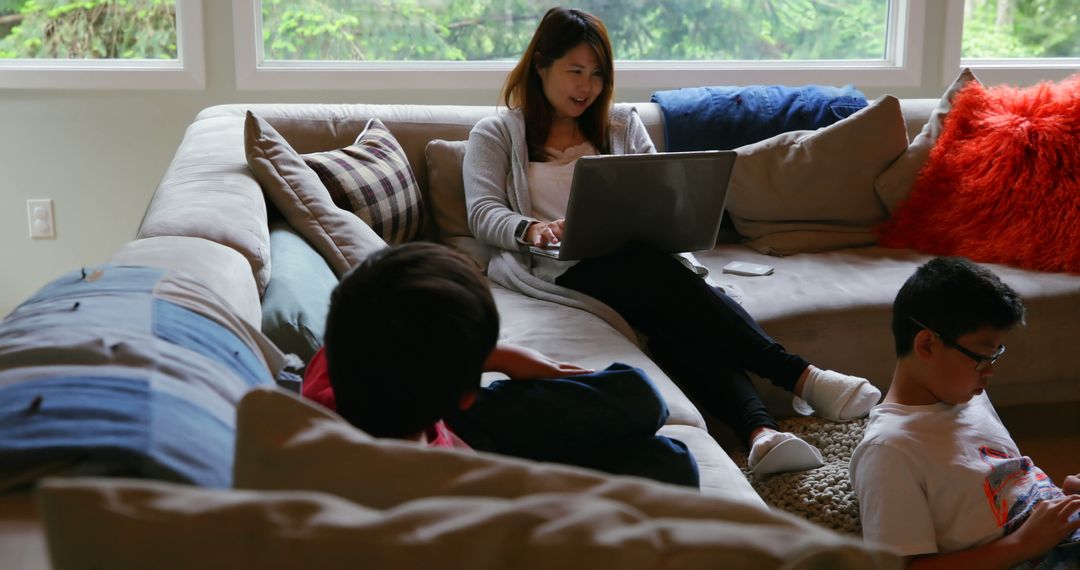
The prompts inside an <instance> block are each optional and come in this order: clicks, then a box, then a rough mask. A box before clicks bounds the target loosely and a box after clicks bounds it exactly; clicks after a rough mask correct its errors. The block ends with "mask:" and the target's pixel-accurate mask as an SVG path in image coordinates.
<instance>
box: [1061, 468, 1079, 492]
mask: <svg viewBox="0 0 1080 570" xmlns="http://www.w3.org/2000/svg"><path fill="white" fill-rule="evenodd" d="M1061 492H1062V493H1065V494H1066V495H1080V473H1077V474H1076V475H1069V476H1068V477H1066V478H1065V482H1064V483H1063V484H1062V485H1061Z"/></svg>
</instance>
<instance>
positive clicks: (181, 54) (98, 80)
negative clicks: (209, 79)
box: [0, 0, 206, 90]
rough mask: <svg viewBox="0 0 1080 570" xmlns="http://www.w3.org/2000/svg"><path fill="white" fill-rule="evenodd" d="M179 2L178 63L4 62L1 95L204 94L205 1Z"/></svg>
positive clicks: (0, 73) (0, 74)
mask: <svg viewBox="0 0 1080 570" xmlns="http://www.w3.org/2000/svg"><path fill="white" fill-rule="evenodd" d="M175 2H176V52H177V53H176V56H177V58H176V59H175V60H153V59H135V60H102V59H86V60H84V59H0V89H155V90H157V89H205V88H206V60H205V56H204V45H203V14H202V12H203V7H202V0H175Z"/></svg>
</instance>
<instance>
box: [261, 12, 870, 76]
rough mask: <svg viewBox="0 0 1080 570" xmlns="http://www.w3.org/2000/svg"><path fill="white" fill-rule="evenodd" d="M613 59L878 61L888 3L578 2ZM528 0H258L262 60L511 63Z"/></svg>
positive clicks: (527, 29)
mask: <svg viewBox="0 0 1080 570" xmlns="http://www.w3.org/2000/svg"><path fill="white" fill-rule="evenodd" d="M574 6H575V7H578V8H580V9H583V10H586V11H588V12H591V13H593V14H596V15H597V16H598V17H600V19H602V20H603V21H604V23H605V25H606V27H607V28H608V32H609V34H610V36H611V41H612V44H613V48H614V51H615V54H616V56H617V57H618V58H619V59H621V60H630V61H640V60H662V61H667V60H690V61H710V60H752V61H761V60H860V59H862V60H884V59H885V57H886V50H885V47H886V46H885V42H886V38H887V31H888V16H889V2H887V1H884V0H849V1H846V2H842V3H836V2H814V1H810V0H773V1H768V2H763V1H761V0H728V1H726V2H717V1H704V0H660V1H648V0H634V1H624V2H612V1H610V0H581V1H579V2H576V3H575V4H574ZM549 7H550V5H545V4H542V3H536V2H532V1H528V0H516V1H515V0H509V1H508V0H477V1H473V2H455V1H451V0H442V1H427V2H416V1H413V2H377V1H369V0H262V9H261V12H262V14H261V17H262V22H261V23H262V30H263V59H264V61H268V62H269V61H283V60H293V61H295V60H331V61H491V60H510V61H515V60H517V58H518V57H519V56H520V55H521V52H522V51H523V50H524V49H525V47H526V45H527V44H528V42H529V39H530V37H531V36H532V33H533V30H535V29H536V26H537V24H538V23H539V21H540V18H541V17H542V16H543V15H544V12H545V11H546V10H547V9H548V8H549Z"/></svg>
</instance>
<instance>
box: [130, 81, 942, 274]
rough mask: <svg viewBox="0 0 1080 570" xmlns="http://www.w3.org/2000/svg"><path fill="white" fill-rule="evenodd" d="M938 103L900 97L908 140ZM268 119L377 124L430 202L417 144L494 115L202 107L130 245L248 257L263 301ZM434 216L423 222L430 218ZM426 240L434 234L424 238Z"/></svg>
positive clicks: (392, 108) (337, 127) (303, 139)
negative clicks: (178, 241) (250, 144)
mask: <svg viewBox="0 0 1080 570" xmlns="http://www.w3.org/2000/svg"><path fill="white" fill-rule="evenodd" d="M936 104H937V100H936V99H904V100H901V109H902V110H903V112H904V116H905V120H906V122H907V128H908V133H909V138H911V137H914V135H915V134H917V133H918V132H919V130H920V129H921V128H922V126H923V124H924V123H925V122H926V120H927V119H928V118H929V116H930V112H931V111H932V110H933V108H934V106H935V105H936ZM632 105H634V106H635V107H636V108H637V110H638V113H639V115H640V116H641V119H642V121H643V122H644V123H645V126H646V128H647V129H648V131H649V134H650V135H651V136H652V138H653V141H654V143H655V144H656V146H657V148H658V149H660V150H663V149H664V148H665V137H664V124H663V115H662V112H661V110H660V106H659V105H657V104H655V103H632ZM249 110H250V111H253V112H254V113H256V114H258V115H260V116H261V117H263V118H264V119H266V120H267V121H268V122H269V123H270V124H271V125H273V126H274V128H275V129H277V130H278V131H279V132H280V133H281V135H282V136H283V137H285V139H286V140H287V141H289V143H290V144H291V145H292V146H293V147H294V148H295V149H296V150H297V151H298V152H300V153H308V152H317V151H325V150H331V149H336V148H341V147H344V146H348V145H349V144H352V142H353V141H354V140H355V138H356V136H357V135H358V134H359V133H360V132H361V131H362V130H363V128H364V126H365V125H366V124H367V122H368V121H369V120H370V119H372V118H375V117H378V118H379V119H380V120H382V122H383V123H384V124H385V125H386V126H387V127H388V128H389V129H390V131H391V132H392V133H393V134H394V136H395V137H396V138H397V139H398V142H399V143H400V144H401V146H402V147H403V148H404V150H405V154H406V156H407V157H408V159H409V163H410V165H411V166H412V169H413V173H414V174H415V176H416V180H417V182H418V184H419V186H420V190H421V192H422V193H423V194H424V198H425V200H427V203H429V204H430V203H431V201H430V184H429V180H428V172H427V165H426V161H425V153H424V151H425V147H426V146H427V144H428V143H429V142H430V141H432V140H434V139H443V140H451V141H452V140H466V139H468V136H469V131H470V130H471V129H472V127H473V125H475V124H476V122H477V121H479V120H480V119H481V118H483V117H485V116H488V115H490V114H493V113H495V112H496V111H497V108H496V106H495V105H475V106H454V105H366V104H356V105H346V104H338V105H333V104H295V103H290V104H252V105H246V104H230V105H217V106H213V107H209V108H207V109H205V110H203V111H202V112H201V113H199V115H198V116H197V117H196V118H195V121H194V123H192V125H191V126H189V127H188V129H187V132H186V133H185V136H184V140H183V141H182V142H181V144H180V148H179V149H178V150H177V152H176V155H175V157H174V158H173V162H172V164H170V165H169V168H168V170H167V171H166V173H165V176H164V177H163V178H162V181H161V183H160V184H159V186H158V188H157V191H156V192H155V194H154V198H153V199H152V201H151V203H150V205H149V206H148V208H147V211H146V214H145V215H144V217H143V221H142V223H141V224H140V227H139V231H138V234H137V238H140V239H141V238H148V237H157V236H188V237H199V238H205V239H209V240H211V241H214V242H217V243H220V244H223V245H226V246H229V247H231V248H233V249H235V250H237V251H239V252H240V253H241V254H243V255H244V257H245V258H246V259H247V260H248V262H249V263H250V264H251V267H252V273H253V275H254V277H255V282H256V285H257V286H258V292H259V295H262V294H263V293H264V292H265V290H266V286H267V284H268V283H269V280H270V247H269V241H270V238H269V232H268V230H267V206H266V202H265V200H264V199H263V195H262V191H261V189H260V187H259V184H258V182H256V180H255V178H254V176H253V175H252V173H251V171H250V170H249V169H248V167H247V159H246V157H245V153H244V116H245V114H246V112H247V111H249ZM430 219H432V217H429V220H430ZM427 236H428V237H434V227H432V228H431V231H430V232H428V233H427Z"/></svg>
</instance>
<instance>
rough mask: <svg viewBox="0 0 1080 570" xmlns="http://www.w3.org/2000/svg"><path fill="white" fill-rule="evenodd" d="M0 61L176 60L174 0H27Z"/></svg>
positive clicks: (0, 43)
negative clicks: (53, 59)
mask: <svg viewBox="0 0 1080 570" xmlns="http://www.w3.org/2000/svg"><path fill="white" fill-rule="evenodd" d="M18 13H19V14H20V15H21V16H22V20H21V22H20V23H19V24H18V25H17V26H15V27H14V28H12V30H11V32H10V33H9V34H8V35H7V36H5V37H2V38H0V58H28V59H32V58H57V59H176V9H175V2H173V1H172V0H83V1H79V2H71V1H66V0H26V1H25V2H24V3H22V6H21V8H20V9H19V12H18Z"/></svg>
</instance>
